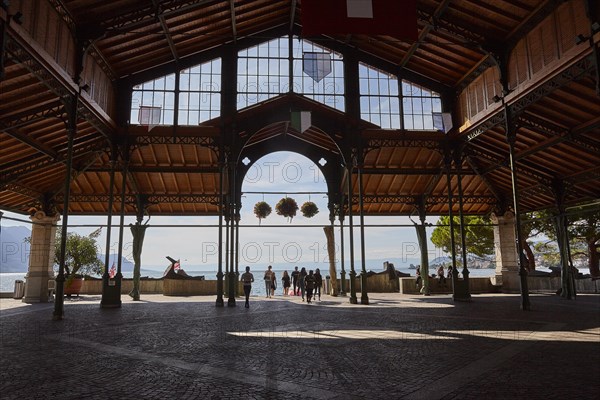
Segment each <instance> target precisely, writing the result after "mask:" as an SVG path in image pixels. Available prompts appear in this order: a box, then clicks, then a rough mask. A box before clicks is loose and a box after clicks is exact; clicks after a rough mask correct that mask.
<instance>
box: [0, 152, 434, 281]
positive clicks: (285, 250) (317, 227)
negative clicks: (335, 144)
mask: <svg viewBox="0 0 600 400" xmlns="http://www.w3.org/2000/svg"><path fill="white" fill-rule="evenodd" d="M242 190H243V192H259V193H258V194H251V193H246V194H244V195H243V197H242V209H241V220H240V265H251V266H255V267H256V268H263V267H264V266H266V265H269V264H272V265H274V266H280V267H283V266H289V265H311V264H316V263H318V262H326V260H327V252H326V239H325V234H324V232H323V226H325V225H329V211H328V209H327V197H326V196H325V195H324V194H316V193H318V192H326V191H327V187H326V183H325V180H324V178H323V176H322V175H321V174H320V172H319V170H318V168H316V166H315V165H314V164H313V163H312V162H311V161H310V160H309V159H307V158H305V157H304V156H301V155H298V154H295V153H289V152H279V153H272V154H270V155H268V156H265V157H263V158H262V159H260V160H258V161H257V162H256V163H255V165H254V166H253V167H252V168H251V169H250V170H249V171H248V174H247V176H246V177H245V179H244V183H243V186H242ZM268 192H288V193H290V194H289V195H288V196H289V197H293V198H294V199H295V200H296V201H297V203H298V206H301V205H302V204H303V203H304V202H305V201H309V200H310V201H313V202H315V203H316V204H317V206H318V207H319V213H318V214H317V215H316V216H315V217H313V218H310V219H307V218H304V217H303V216H302V214H301V213H300V211H298V214H297V216H296V217H295V218H294V219H293V220H292V221H291V222H288V220H287V219H286V218H284V217H282V216H280V215H277V214H276V212H275V204H276V203H277V202H278V201H279V199H281V198H282V197H285V194H269V193H268ZM292 192H312V193H313V194H311V195H308V194H291V193H292ZM263 199H264V201H266V202H267V203H269V204H270V205H271V207H272V208H273V212H272V213H271V215H270V216H269V217H268V218H266V219H264V220H262V222H261V225H260V226H257V225H258V219H257V218H256V217H255V216H254V213H253V208H254V204H256V202H258V201H261V200H263ZM5 216H6V217H16V218H20V219H28V218H27V217H26V216H22V215H18V214H13V213H8V212H7V213H5ZM436 220H437V217H431V218H430V219H429V220H428V221H429V222H432V223H435V221H436ZM118 222H119V218H118V216H116V217H113V224H118ZM133 222H135V218H134V217H133V216H128V217H125V224H126V225H128V224H129V223H133ZM354 223H355V236H354V245H355V253H354V254H355V259H356V260H359V259H360V236H359V235H360V231H359V229H358V223H359V219H358V217H355V220H354ZM69 224H70V225H96V226H97V225H99V224H106V217H102V216H93V217H80V216H71V217H69ZM217 224H218V218H217V217H213V216H211V217H187V216H186V217H159V216H151V219H150V222H149V225H150V228H149V229H148V230H147V231H146V237H145V241H144V249H143V254H142V264H143V266H144V267H146V268H156V269H160V268H164V266H166V265H167V263H168V261H167V260H166V259H165V256H167V255H169V256H171V257H173V258H176V259H177V258H179V259H181V261H182V266H183V267H184V268H185V267H186V266H187V267H192V268H196V267H198V266H200V265H204V266H211V265H216V264H217V260H218V257H217V246H218V244H217V237H218V228H217ZM336 224H337V221H336ZM365 224H366V225H368V224H412V222H411V221H410V220H409V218H408V217H400V216H399V217H365ZM2 225H3V226H14V225H26V226H28V224H23V223H19V222H15V221H10V220H7V219H5V218H3V219H2ZM158 225H181V226H180V227H160V226H158ZM185 225H213V226H204V227H185ZM281 225H284V226H283V227H282V226H281ZM305 225H311V226H310V227H304V226H305ZM345 225H347V220H346V221H345ZM94 229H96V227H72V228H70V230H72V231H76V232H78V233H81V234H87V233H90V232H91V231H93V230H94ZM431 230H432V229H429V234H431ZM105 232H106V230H105V229H104V230H103V232H102V235H101V236H100V238H99V240H98V243H99V245H100V247H101V250H100V251H101V252H104V248H105V243H106V236H105ZM348 232H349V231H348V229H347V227H346V229H345V233H344V236H345V237H344V241H345V248H346V253H345V259H346V265H348V260H349V249H348V244H349V240H348ZM335 235H336V242H338V243H339V228H338V227H336V229H335ZM111 238H112V239H111V242H112V244H111V248H112V250H111V251H112V252H116V251H117V240H118V229H116V228H113V231H112V234H111ZM131 242H132V238H131V234H130V232H129V229H125V231H124V243H125V245H124V255H125V256H126V257H128V258H130V253H131ZM365 246H366V259H367V260H376V259H387V258H403V257H405V258H409V259H414V258H418V257H419V256H420V255H419V247H418V244H417V239H416V235H415V230H414V228H413V227H366V228H365ZM429 248H430V259H431V258H434V257H436V256H440V255H442V253H441V251H440V250H436V249H435V248H434V246H433V244H431V243H430V247H429ZM339 256H340V254H339V251H338V253H337V258H338V261H339ZM356 265H357V266H358V267H359V266H360V264H356ZM369 267H371V268H375V267H379V265H373V266H369ZM369 267H368V269H369ZM338 268H339V266H338Z"/></svg>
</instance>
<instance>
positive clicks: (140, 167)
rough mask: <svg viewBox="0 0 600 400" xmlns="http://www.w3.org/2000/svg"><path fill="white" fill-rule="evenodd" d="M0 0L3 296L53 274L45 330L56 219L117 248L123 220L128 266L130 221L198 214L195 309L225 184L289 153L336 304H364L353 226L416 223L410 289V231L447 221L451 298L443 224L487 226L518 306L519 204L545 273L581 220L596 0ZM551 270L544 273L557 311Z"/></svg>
mask: <svg viewBox="0 0 600 400" xmlns="http://www.w3.org/2000/svg"><path fill="white" fill-rule="evenodd" d="M389 3H393V4H389ZM1 5H2V7H1V9H0V24H1V25H0V32H1V35H2V36H1V39H2V40H1V41H0V43H1V46H2V47H1V53H0V54H1V58H0V85H1V86H0V137H1V140H2V147H1V149H0V165H1V168H0V170H1V177H0V207H1V208H2V209H3V210H7V211H11V212H16V213H20V214H24V215H29V216H30V218H31V221H32V229H33V235H32V246H31V248H32V254H33V252H35V254H36V255H35V256H32V257H30V264H29V271H28V275H27V285H26V288H25V301H27V302H48V301H49V298H48V293H49V289H51V287H50V286H53V282H55V291H56V296H55V300H54V302H55V309H54V317H55V318H56V319H61V318H62V317H63V315H64V309H63V304H64V303H63V301H64V300H63V294H64V286H65V257H64V249H65V241H66V235H67V232H68V227H69V225H68V217H69V216H70V215H104V216H107V222H106V225H107V226H113V224H114V222H113V221H115V220H117V221H120V223H116V224H115V225H116V226H117V227H118V232H119V233H118V237H119V246H120V248H119V254H121V251H122V236H123V233H122V232H123V229H124V226H123V225H124V224H123V218H124V216H125V215H135V216H136V219H137V223H136V224H135V225H134V226H133V227H132V228H131V229H132V231H133V232H134V233H133V237H134V244H133V248H134V258H136V257H137V259H138V262H137V264H139V258H140V256H141V254H142V251H143V239H144V232H145V230H146V228H147V225H146V224H145V223H144V217H145V216H147V215H148V216H154V215H156V216H160V215H178V216H192V215H193V216H199V215H205V216H214V218H215V221H218V222H215V224H218V238H219V239H218V243H219V245H218V250H219V265H218V268H219V269H218V273H217V276H216V286H215V291H216V305H217V306H223V305H224V304H225V303H227V304H228V305H230V306H234V305H235V297H236V294H237V293H238V289H237V285H236V284H235V282H236V281H237V280H238V277H239V266H238V263H239V257H238V254H237V252H238V240H239V235H238V233H239V220H240V207H241V202H242V200H241V199H242V196H243V195H244V192H243V190H242V181H243V178H244V176H245V175H246V173H247V172H248V171H249V170H250V168H252V166H253V165H254V163H255V162H256V161H257V160H259V159H260V158H261V157H263V156H266V155H269V154H271V153H273V152H277V151H291V152H294V153H298V154H301V155H303V156H305V157H307V158H308V159H310V160H311V161H312V162H314V163H315V165H317V166H318V168H319V169H320V172H321V173H322V174H323V176H324V177H325V179H326V182H327V192H326V195H327V208H328V210H327V212H328V215H329V221H330V223H331V228H336V227H340V230H339V232H340V235H339V237H338V235H335V237H334V236H333V233H332V238H331V240H333V241H335V242H336V244H337V245H338V246H340V245H341V247H342V249H344V248H345V247H344V239H346V242H349V243H350V244H349V245H348V244H347V243H346V246H347V248H348V249H349V255H350V257H348V258H349V260H344V259H343V258H342V261H341V265H340V267H341V280H340V282H339V283H338V282H336V285H337V286H336V287H335V288H334V290H336V293H337V292H339V293H341V294H344V295H345V294H346V293H347V294H348V298H349V301H350V303H352V304H358V303H361V304H369V296H368V285H367V274H366V269H365V258H366V257H365V254H366V253H368V243H366V244H365V240H364V216H372V215H383V216H397V215H411V216H417V217H418V219H419V221H420V224H419V223H416V224H415V226H416V228H417V234H418V236H419V243H420V246H421V253H422V254H423V258H422V264H423V267H422V268H423V273H424V275H425V276H427V275H429V274H428V272H429V271H428V269H427V265H428V261H427V256H426V254H427V248H426V246H427V240H426V238H425V235H426V233H425V227H426V221H425V219H426V217H427V216H439V215H448V216H450V217H451V218H450V220H449V221H450V230H451V231H453V232H454V231H456V232H459V235H458V238H459V239H458V241H462V246H459V244H457V246H458V248H460V249H461V251H452V264H453V266H454V274H453V276H452V293H453V298H454V300H469V299H470V297H471V293H470V284H469V269H468V264H467V252H468V246H467V245H465V243H464V240H465V235H464V230H465V228H466V227H465V224H464V223H463V217H464V216H465V215H491V216H492V221H493V223H494V235H495V246H496V249H495V251H496V274H495V277H493V278H492V284H493V285H494V286H495V287H497V288H500V289H501V290H502V291H504V292H507V293H515V292H517V293H520V299H521V300H520V301H521V303H520V306H521V307H520V308H522V309H524V310H527V309H529V307H530V300H529V289H528V276H527V270H526V268H525V266H524V264H525V263H526V260H525V258H524V257H525V255H524V254H523V252H522V251H521V250H520V249H521V245H522V243H523V240H524V238H523V237H522V230H521V229H520V226H521V223H522V221H521V220H522V218H523V215H524V213H527V212H531V211H539V210H550V212H551V213H552V215H553V218H555V220H556V221H555V223H556V227H557V231H556V237H557V242H558V245H559V248H560V251H561V264H562V265H563V266H566V265H569V263H570V250H569V238H568V229H567V227H568V225H569V217H570V211H569V210H570V209H572V208H573V207H581V206H582V205H584V206H588V207H590V208H591V209H595V208H597V207H598V199H600V138H599V134H600V101H599V95H600V84H599V80H600V78H599V76H600V75H599V71H598V69H599V68H598V65H599V60H600V55H599V54H600V53H599V45H598V42H599V37H600V24H599V20H600V18H599V13H600V6H599V5H598V3H597V2H596V1H592V0H573V1H558V0H527V1H512V0H511V1H495V0H489V1H483V2H482V1H469V0H460V1H459V0H456V1H452V0H439V1H435V0H424V1H406V2H385V1H377V0H372V1H350V0H348V1H341V0H339V1H338V0H335V1H331V2H318V1H311V0H304V1H296V0H287V1H267V0H264V1H262V0H257V1H251V2H246V1H235V0H231V1H209V0H195V1H184V0H154V1H151V2H148V1H135V0H119V1H114V2H103V1H94V0H72V1H71V0H36V1H17V0H12V1H6V0H4V1H2V3H1ZM454 217H458V221H459V222H458V223H455V222H454V221H455V220H456V219H455V218H454ZM344 226H346V227H349V231H348V232H349V234H348V235H347V237H346V238H344V235H343V232H344V230H343V227H344ZM57 227H62V232H61V235H62V236H61V238H60V241H61V243H57V244H56V245H58V246H61V248H62V250H63V251H62V254H63V256H62V257H61V259H60V262H59V269H58V274H57V275H56V276H54V272H53V265H52V257H50V256H49V255H50V254H53V250H52V249H53V248H54V246H55V243H54V237H55V231H56V228H57ZM332 231H333V229H332ZM115 235H116V236H117V233H116V232H115ZM110 236H111V230H110V229H109V230H108V233H107V239H106V243H107V246H108V244H109V243H110V241H111V237H110ZM452 237H453V238H454V235H452ZM113 239H114V238H113ZM355 242H356V243H360V245H359V246H358V250H357V252H358V253H359V254H357V257H356V258H357V259H360V262H357V265H356V266H355V265H354V264H355V255H354V252H355V246H354V243H355ZM453 248H454V243H453ZM597 248H598V246H597V244H596V249H597ZM343 251H344V250H342V252H343ZM106 253H107V254H108V251H107V252H106ZM593 256H594V257H596V259H595V261H596V264H597V259H598V255H597V251H596V252H595V253H594V255H593ZM108 262H109V261H108V256H107V258H106V265H105V268H104V271H105V272H104V276H103V283H102V299H101V302H100V303H101V305H102V306H103V307H119V306H120V305H121V292H122V274H121V264H120V261H119V265H118V270H117V273H116V275H115V276H114V277H113V276H109V271H108V270H109V266H108ZM457 265H460V268H462V269H461V271H460V272H461V274H462V276H461V278H460V279H459V278H458V272H459V268H458V267H457ZM596 269H597V268H596ZM334 271H335V269H334ZM590 271H591V272H592V275H594V274H596V275H597V273H598V271H597V270H596V271H593V270H592V269H591V270H590ZM570 274H571V273H570V268H562V270H561V275H562V276H561V282H562V283H561V290H562V296H564V297H565V298H571V297H573V296H574V295H575V290H576V288H575V286H574V283H573V279H572V276H570ZM138 275H139V274H138ZM346 275H347V276H348V278H346ZM138 280H139V278H138ZM134 281H135V279H134ZM138 285H139V282H138ZM138 290H139V288H138ZM422 293H423V294H429V288H428V285H427V280H426V284H425V285H424V287H423V289H422ZM136 296H137V297H138V298H139V293H137V294H136ZM136 296H134V298H135V297H136Z"/></svg>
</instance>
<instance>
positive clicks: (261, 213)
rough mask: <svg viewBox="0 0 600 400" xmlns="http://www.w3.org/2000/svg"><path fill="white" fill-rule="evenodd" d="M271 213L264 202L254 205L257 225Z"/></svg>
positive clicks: (267, 204) (268, 206) (269, 207)
mask: <svg viewBox="0 0 600 400" xmlns="http://www.w3.org/2000/svg"><path fill="white" fill-rule="evenodd" d="M271 211H273V210H272V209H271V206H270V205H269V203H267V202H266V201H259V202H258V203H256V204H255V205H254V215H256V218H258V223H259V224H260V221H261V220H262V219H263V218H267V217H268V216H269V215H270V214H271Z"/></svg>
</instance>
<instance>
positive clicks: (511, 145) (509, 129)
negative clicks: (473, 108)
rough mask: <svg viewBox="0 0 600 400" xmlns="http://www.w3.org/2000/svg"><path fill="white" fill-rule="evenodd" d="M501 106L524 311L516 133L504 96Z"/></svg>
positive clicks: (526, 290)
mask: <svg viewBox="0 0 600 400" xmlns="http://www.w3.org/2000/svg"><path fill="white" fill-rule="evenodd" d="M502 106H503V107H504V122H505V130H506V141H507V142H508V155H509V166H510V178H511V183H512V192H513V193H512V194H513V210H514V212H515V242H516V243H515V245H516V248H517V261H518V263H519V278H520V279H519V281H520V283H521V309H522V310H525V311H526V310H529V309H530V308H531V304H530V302H529V288H528V286H527V270H526V269H525V263H524V262H523V252H522V251H521V243H523V240H522V237H521V211H520V207H519V188H518V180H517V171H516V161H515V141H516V139H517V133H516V131H515V129H514V128H515V127H514V125H513V124H512V122H511V121H512V119H511V118H510V110H509V109H508V105H507V104H506V103H505V102H504V97H503V98H502Z"/></svg>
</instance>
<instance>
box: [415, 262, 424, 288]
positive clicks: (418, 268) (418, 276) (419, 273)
mask: <svg viewBox="0 0 600 400" xmlns="http://www.w3.org/2000/svg"><path fill="white" fill-rule="evenodd" d="M415 275H416V276H417V279H416V280H415V286H416V287H417V289H418V288H419V285H420V284H421V282H423V279H422V278H421V266H420V265H417V270H416V271H415Z"/></svg>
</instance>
